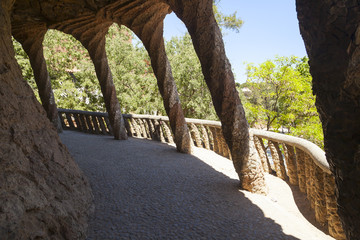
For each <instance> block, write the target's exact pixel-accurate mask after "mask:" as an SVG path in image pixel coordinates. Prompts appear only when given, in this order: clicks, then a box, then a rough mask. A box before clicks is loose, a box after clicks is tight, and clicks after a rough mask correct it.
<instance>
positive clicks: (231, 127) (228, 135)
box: [168, 0, 265, 192]
mask: <svg viewBox="0 0 360 240" xmlns="http://www.w3.org/2000/svg"><path fill="white" fill-rule="evenodd" d="M168 3H169V4H170V6H171V8H172V10H173V11H174V12H175V13H176V15H177V16H178V17H179V18H180V19H181V20H182V21H183V22H184V23H185V25H186V27H187V29H188V31H189V33H190V35H191V38H192V40H193V44H194V48H195V51H196V53H197V55H198V57H199V59H200V62H201V66H202V71H203V74H204V77H205V81H206V84H207V86H208V87H209V90H210V93H211V96H212V100H213V104H214V107H215V110H216V113H217V115H218V116H219V118H220V120H221V123H222V130H223V134H224V137H225V140H226V143H227V144H228V146H229V149H230V151H231V155H232V159H233V163H234V167H235V169H236V171H237V173H238V175H239V178H240V184H241V186H242V187H244V188H245V187H246V186H253V185H252V184H251V183H249V182H247V181H254V182H257V184H259V185H262V186H263V188H264V189H265V179H264V175H263V174H261V173H259V172H256V171H255V169H254V172H251V173H250V172H249V171H248V170H247V169H246V167H247V166H248V165H249V163H248V161H260V160H259V158H249V154H250V155H253V153H249V126H248V123H247V120H246V118H245V112H244V109H243V107H242V104H241V101H240V98H239V94H238V92H237V90H236V88H235V81H234V75H233V73H232V71H231V65H230V63H229V60H228V59H227V58H226V55H225V48H224V43H223V40H222V35H221V32H220V29H219V27H218V25H217V23H216V20H215V17H214V14H213V10H212V5H213V1H212V0H198V1H196V2H195V3H194V1H184V0H181V1H175V0H168ZM250 149H251V151H256V149H255V148H250ZM257 164H258V163H254V165H257ZM250 165H252V164H250ZM249 174H251V175H252V176H251V177H249ZM258 189H261V188H260V187H258V188H256V189H255V188H253V189H251V188H250V189H246V190H249V191H255V192H256V191H258ZM260 192H262V191H260Z"/></svg>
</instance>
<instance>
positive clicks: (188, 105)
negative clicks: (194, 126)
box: [166, 34, 217, 119]
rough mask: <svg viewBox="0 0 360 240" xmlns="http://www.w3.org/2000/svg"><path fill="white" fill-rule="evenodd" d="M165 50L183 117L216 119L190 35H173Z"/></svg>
mask: <svg viewBox="0 0 360 240" xmlns="http://www.w3.org/2000/svg"><path fill="white" fill-rule="evenodd" d="M166 52H167V55H168V58H169V61H170V63H171V66H172V72H173V76H174V79H175V82H176V86H177V88H178V92H179V95H180V101H181V105H182V108H183V111H184V115H185V117H188V118H199V119H217V116H216V113H215V109H214V107H213V104H212V100H211V95H210V92H209V90H208V88H207V86H206V83H205V81H204V76H203V74H202V71H201V65H200V61H199V59H198V57H197V55H196V53H195V50H194V47H193V45H192V42H191V37H190V35H189V34H185V35H184V36H182V37H173V38H172V39H171V40H170V41H169V42H167V44H166Z"/></svg>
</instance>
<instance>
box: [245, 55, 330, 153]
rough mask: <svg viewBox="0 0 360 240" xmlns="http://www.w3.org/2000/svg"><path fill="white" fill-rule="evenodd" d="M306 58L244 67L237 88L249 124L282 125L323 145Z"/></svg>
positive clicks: (274, 127) (271, 127)
mask: <svg viewBox="0 0 360 240" xmlns="http://www.w3.org/2000/svg"><path fill="white" fill-rule="evenodd" d="M307 61H308V59H307V58H306V57H304V58H302V59H299V58H297V57H293V56H292V57H277V58H275V59H274V60H268V61H265V62H264V63H262V64H260V65H259V66H254V65H251V64H249V65H248V66H247V76H248V79H247V82H246V83H245V84H243V85H242V86H241V87H242V89H241V90H242V92H243V95H242V99H243V102H244V106H245V109H246V112H247V119H248V121H249V123H250V126H251V127H260V128H263V127H265V128H266V129H267V130H273V131H280V130H283V129H284V128H285V129H286V130H287V131H289V133H290V134H292V135H296V136H299V137H303V138H305V139H308V140H310V141H312V142H314V143H316V144H318V145H320V146H323V134H322V128H321V122H320V119H319V116H318V113H317V111H316V108H315V97H314V96H313V95H312V91H311V81H312V79H311V76H310V73H309V67H308V64H307ZM246 90H247V91H246Z"/></svg>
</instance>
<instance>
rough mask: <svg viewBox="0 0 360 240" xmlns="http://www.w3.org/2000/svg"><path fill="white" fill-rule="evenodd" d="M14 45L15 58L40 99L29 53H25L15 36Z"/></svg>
mask: <svg viewBox="0 0 360 240" xmlns="http://www.w3.org/2000/svg"><path fill="white" fill-rule="evenodd" d="M13 46H14V50H15V58H16V60H17V62H18V64H19V66H20V68H21V71H22V74H23V77H24V79H25V80H27V82H28V83H29V85H30V87H31V88H32V89H34V92H35V96H36V98H37V99H38V100H39V99H40V97H39V94H38V91H37V86H36V82H35V78H34V74H33V70H32V68H31V65H30V61H29V58H28V56H27V54H26V53H25V51H24V50H23V48H22V46H21V44H20V43H19V42H18V41H16V40H15V39H14V38H13Z"/></svg>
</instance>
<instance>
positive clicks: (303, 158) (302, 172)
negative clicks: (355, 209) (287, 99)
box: [58, 109, 345, 239]
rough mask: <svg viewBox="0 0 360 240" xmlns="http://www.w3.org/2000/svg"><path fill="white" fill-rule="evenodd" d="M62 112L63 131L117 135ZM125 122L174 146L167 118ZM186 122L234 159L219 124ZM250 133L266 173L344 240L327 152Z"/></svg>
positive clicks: (199, 141)
mask: <svg viewBox="0 0 360 240" xmlns="http://www.w3.org/2000/svg"><path fill="white" fill-rule="evenodd" d="M58 111H59V117H60V120H61V124H62V127H63V129H64V130H67V129H68V130H78V131H82V132H86V133H94V134H105V135H112V134H113V133H112V129H111V125H110V123H109V119H108V115H107V113H97V112H86V111H78V110H68V109H59V110H58ZM123 117H124V120H125V127H126V130H127V134H128V136H132V137H137V138H146V139H152V140H157V141H162V142H166V143H171V144H172V143H174V140H173V134H172V133H171V130H170V128H169V119H168V117H163V116H153V115H138V114H123ZM185 120H186V122H187V124H188V126H189V130H190V135H191V138H192V140H193V144H194V145H195V146H197V147H201V148H206V149H209V150H212V151H214V152H216V153H218V154H219V155H222V156H224V157H226V158H228V159H230V160H231V154H230V151H229V148H228V147H227V144H226V142H225V139H224V137H223V134H222V130H221V124H220V122H217V121H208V120H199V119H190V118H186V119H185ZM250 134H252V135H253V136H254V144H255V147H256V149H257V151H258V153H259V156H260V158H261V163H262V167H263V169H264V171H265V172H267V173H270V174H274V175H276V176H278V177H279V178H281V179H283V180H285V181H288V182H289V183H290V184H292V185H295V186H298V187H299V189H300V191H301V192H303V193H305V194H306V196H307V199H308V200H309V201H310V205H311V207H312V208H313V209H314V212H315V218H316V220H317V221H318V222H319V223H320V224H322V225H327V226H328V230H329V233H330V235H331V236H333V237H334V238H336V239H345V235H344V232H343V229H342V226H341V222H340V218H339V216H338V214H337V205H336V198H335V181H334V177H333V176H332V174H331V172H330V169H329V165H328V163H327V161H326V157H325V153H324V151H323V150H322V149H320V148H319V147H318V146H316V145H315V144H313V143H311V142H309V141H307V140H304V139H301V138H298V137H293V136H289V135H284V134H280V133H274V132H269V131H263V130H258V129H250ZM267 150H268V151H267ZM270 159H271V160H272V162H271V161H270Z"/></svg>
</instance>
